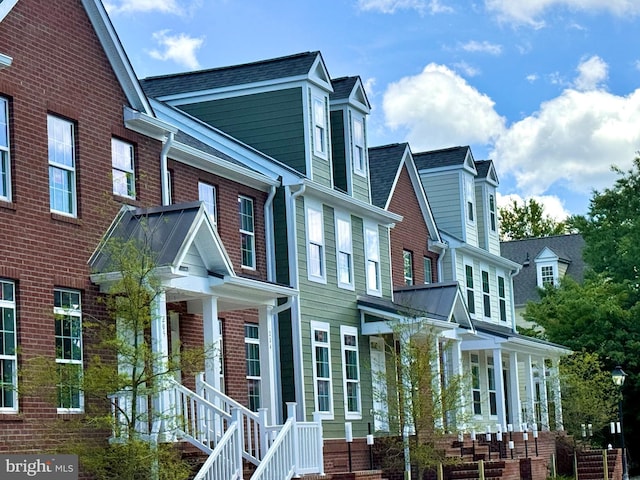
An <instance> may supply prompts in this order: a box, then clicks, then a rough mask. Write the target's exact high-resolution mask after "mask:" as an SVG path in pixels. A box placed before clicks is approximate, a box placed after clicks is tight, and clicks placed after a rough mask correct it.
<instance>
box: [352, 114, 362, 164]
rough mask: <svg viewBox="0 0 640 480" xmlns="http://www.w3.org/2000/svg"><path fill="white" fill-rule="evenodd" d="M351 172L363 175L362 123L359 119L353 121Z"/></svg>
mask: <svg viewBox="0 0 640 480" xmlns="http://www.w3.org/2000/svg"><path fill="white" fill-rule="evenodd" d="M353 171H354V172H355V173H357V174H358V175H365V147H364V122H363V120H362V119H359V118H355V119H354V120H353Z"/></svg>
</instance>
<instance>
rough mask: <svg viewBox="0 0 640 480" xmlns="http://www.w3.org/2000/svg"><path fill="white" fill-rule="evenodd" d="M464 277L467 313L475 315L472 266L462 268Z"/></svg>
mask: <svg viewBox="0 0 640 480" xmlns="http://www.w3.org/2000/svg"><path fill="white" fill-rule="evenodd" d="M464 277H465V284H466V288H467V308H468V309H469V313H476V300H475V292H474V291H473V266H471V265H468V264H467V265H465V266H464Z"/></svg>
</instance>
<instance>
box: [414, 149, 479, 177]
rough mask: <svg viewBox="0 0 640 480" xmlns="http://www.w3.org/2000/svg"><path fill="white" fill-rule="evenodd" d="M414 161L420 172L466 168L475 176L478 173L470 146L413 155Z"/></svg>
mask: <svg viewBox="0 0 640 480" xmlns="http://www.w3.org/2000/svg"><path fill="white" fill-rule="evenodd" d="M413 161H414V162H415V164H416V167H417V168H418V170H419V171H422V170H449V169H452V168H466V169H467V170H469V171H470V172H472V173H473V174H474V175H475V174H476V173H477V172H476V169H475V165H474V160H473V154H472V153H471V148H469V146H463V147H450V148H443V149H440V150H431V151H429V152H420V153H414V154H413Z"/></svg>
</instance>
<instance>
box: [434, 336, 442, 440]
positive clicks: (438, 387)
mask: <svg viewBox="0 0 640 480" xmlns="http://www.w3.org/2000/svg"><path fill="white" fill-rule="evenodd" d="M433 343H434V345H433V351H434V352H435V354H436V360H437V361H436V362H434V363H433V364H432V365H433V367H432V368H433V369H434V370H435V371H434V372H433V374H434V375H435V377H434V385H433V391H434V394H435V395H434V396H435V398H438V399H439V400H440V405H441V407H442V406H444V402H443V401H442V383H441V380H440V378H441V375H442V366H441V365H440V362H441V361H442V357H441V355H440V354H441V352H440V336H439V335H434V339H433ZM444 414H445V412H444V409H443V408H441V412H440V416H439V417H438V418H436V419H435V425H436V428H442V427H443V425H444V424H445V423H444Z"/></svg>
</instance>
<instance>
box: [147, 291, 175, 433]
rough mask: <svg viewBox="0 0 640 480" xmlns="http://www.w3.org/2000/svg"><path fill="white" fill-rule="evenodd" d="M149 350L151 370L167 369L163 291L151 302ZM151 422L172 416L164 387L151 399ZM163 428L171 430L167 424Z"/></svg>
mask: <svg viewBox="0 0 640 480" xmlns="http://www.w3.org/2000/svg"><path fill="white" fill-rule="evenodd" d="M151 351H152V353H153V367H152V368H153V372H154V373H155V374H163V373H165V372H167V371H168V369H169V338H168V336H167V300H166V295H165V292H164V291H159V292H157V294H156V296H155V298H154V299H153V301H152V303H151ZM161 378H162V377H161ZM153 408H154V412H153V418H152V420H153V422H155V421H157V420H159V419H160V418H173V415H171V413H170V412H169V411H168V409H169V408H171V402H169V392H167V391H165V390H164V388H162V389H161V391H160V392H158V393H157V395H155V398H154V399H153ZM165 430H171V427H170V426H168V425H167V427H166V428H165Z"/></svg>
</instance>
